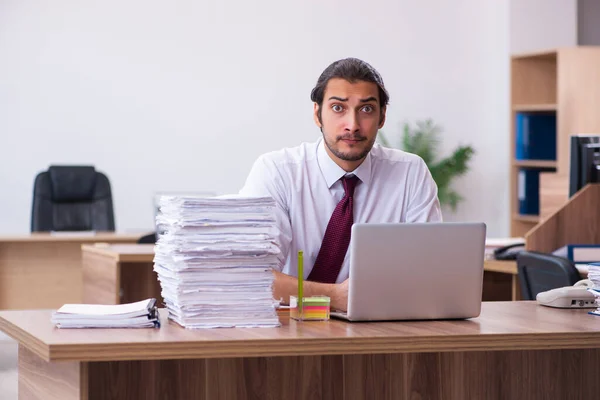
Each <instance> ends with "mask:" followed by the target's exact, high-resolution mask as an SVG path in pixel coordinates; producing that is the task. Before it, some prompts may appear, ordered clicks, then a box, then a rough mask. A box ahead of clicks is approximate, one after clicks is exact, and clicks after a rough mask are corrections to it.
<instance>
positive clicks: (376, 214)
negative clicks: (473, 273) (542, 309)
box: [240, 58, 442, 310]
mask: <svg viewBox="0 0 600 400" xmlns="http://www.w3.org/2000/svg"><path fill="white" fill-rule="evenodd" d="M311 100H312V101H313V102H314V115H313V118H314V121H315V123H316V125H317V126H318V127H319V128H320V129H321V132H322V138H319V140H318V141H317V142H315V143H303V144H301V145H300V146H298V147H294V148H287V149H283V150H279V151H275V152H270V153H267V154H263V155H262V156H260V157H259V158H258V159H257V160H256V162H255V163H254V166H253V167H252V170H251V171H250V174H249V176H248V178H247V180H246V183H245V185H244V187H243V188H242V189H241V191H240V194H242V195H247V196H265V195H267V196H271V197H273V198H274V199H275V200H276V203H277V225H278V230H279V232H278V239H279V242H280V245H281V250H282V253H281V257H280V270H279V271H275V282H274V288H273V292H274V297H275V298H276V299H283V301H284V302H287V301H289V296H290V295H294V294H295V293H297V282H298V281H297V278H296V277H297V254H298V251H299V250H302V251H303V252H304V275H305V276H304V278H305V279H306V280H307V281H306V282H305V284H304V294H305V296H311V295H327V296H329V297H330V298H331V306H332V308H334V309H340V310H346V308H347V302H348V282H347V279H348V268H349V265H348V261H349V260H348V257H346V254H347V248H348V244H349V242H350V228H351V226H352V223H354V222H361V223H390V222H438V221H441V220H442V215H441V211H440V204H439V201H438V198H437V186H436V184H435V182H434V181H433V179H432V177H431V174H430V172H429V170H428V168H427V166H426V165H425V163H424V162H423V160H422V159H421V158H420V157H418V156H416V155H414V154H409V153H406V152H403V151H401V150H396V149H390V148H385V147H381V146H380V145H379V144H375V139H376V137H377V131H378V130H379V129H381V128H382V127H383V124H384V122H385V112H386V108H387V104H388V100H389V96H388V93H387V91H386V89H385V86H384V84H383V80H382V79H381V76H380V75H379V73H378V72H377V71H375V69H373V67H371V66H370V65H369V64H367V63H366V62H364V61H361V60H358V59H355V58H348V59H343V60H339V61H336V62H334V63H332V64H331V65H330V66H329V67H327V68H326V69H325V70H324V71H323V73H322V74H321V76H320V77H319V79H318V81H317V84H316V86H315V88H314V89H313V90H312V93H311ZM399 262H401V260H400V259H399Z"/></svg>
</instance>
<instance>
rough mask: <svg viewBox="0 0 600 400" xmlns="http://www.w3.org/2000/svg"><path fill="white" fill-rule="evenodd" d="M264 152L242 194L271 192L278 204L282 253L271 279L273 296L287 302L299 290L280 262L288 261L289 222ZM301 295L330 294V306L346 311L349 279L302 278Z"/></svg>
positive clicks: (281, 186) (282, 188) (277, 175)
mask: <svg viewBox="0 0 600 400" xmlns="http://www.w3.org/2000/svg"><path fill="white" fill-rule="evenodd" d="M270 164H273V163H272V161H271V160H268V159H267V158H266V157H265V156H261V157H259V158H258V159H257V160H256V162H255V163H254V165H253V166H252V169H251V171H250V174H249V175H248V178H247V179H246V183H245V185H244V187H243V188H242V189H241V190H240V194H241V195H243V196H270V197H272V198H273V199H275V203H276V204H277V207H276V210H275V214H276V220H277V234H276V236H277V242H278V243H279V246H280V249H281V254H280V255H279V270H278V271H273V273H274V275H275V281H274V283H273V297H274V298H275V299H276V300H282V301H283V303H284V304H289V301H290V295H297V294H298V279H297V278H296V277H294V276H290V275H286V274H284V273H282V272H281V271H282V270H283V266H284V264H285V262H286V261H287V258H288V254H289V252H290V247H291V242H292V225H291V222H290V216H289V210H288V205H287V199H286V194H285V185H284V182H283V178H282V177H281V175H280V173H279V171H278V170H277V167H276V165H274V164H273V165H270ZM303 289H304V295H305V296H317V295H324V296H329V298H330V299H331V308H332V309H337V310H343V311H345V310H346V308H347V307H348V282H344V283H341V284H326V283H319V282H309V281H305V282H304V286H303Z"/></svg>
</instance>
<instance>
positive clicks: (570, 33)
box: [510, 0, 577, 54]
mask: <svg viewBox="0 0 600 400" xmlns="http://www.w3.org/2000/svg"><path fill="white" fill-rule="evenodd" d="M575 45H577V0H511V1H510V52H511V54H518V53H527V52H532V51H540V50H547V49H553V48H557V47H568V46H575Z"/></svg>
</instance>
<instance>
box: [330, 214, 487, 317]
mask: <svg viewBox="0 0 600 400" xmlns="http://www.w3.org/2000/svg"><path fill="white" fill-rule="evenodd" d="M485 235H486V226H485V224H484V223H422V224H358V223H357V224H354V225H353V226H352V239H351V242H350V248H349V251H350V278H349V279H350V280H349V288H348V312H347V313H339V312H332V313H331V316H332V317H338V318H344V319H347V320H349V321H385V320H388V321H391V320H395V321H398V320H428V319H465V318H473V317H477V316H478V315H479V313H480V311H481V294H482V285H483V259H484V250H485Z"/></svg>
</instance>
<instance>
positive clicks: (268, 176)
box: [239, 156, 292, 271]
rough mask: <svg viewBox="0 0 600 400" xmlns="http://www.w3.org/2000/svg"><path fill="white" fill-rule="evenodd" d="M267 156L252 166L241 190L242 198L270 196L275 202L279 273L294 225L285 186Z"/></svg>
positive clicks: (287, 251) (288, 247)
mask: <svg viewBox="0 0 600 400" xmlns="http://www.w3.org/2000/svg"><path fill="white" fill-rule="evenodd" d="M270 164H273V163H272V162H271V161H270V160H268V159H267V158H266V157H265V156H260V157H259V158H258V159H257V160H256V161H255V162H254V165H253V166H252V169H251V170H250V173H249V174H248V178H246V183H245V184H244V187H243V188H242V189H241V190H240V192H239V193H240V195H242V196H249V197H253V196H270V197H272V198H273V199H274V200H275V203H276V207H275V219H276V221H277V222H276V228H277V232H276V233H275V236H276V240H277V243H278V244H279V248H280V250H281V253H280V254H279V256H278V259H279V266H278V268H279V271H282V270H283V266H284V264H285V262H286V260H287V257H288V253H289V251H290V245H291V243H292V224H291V222H290V217H289V214H288V206H287V199H286V194H285V186H284V184H283V182H282V178H281V175H280V174H279V172H278V171H277V167H276V166H275V165H270Z"/></svg>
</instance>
